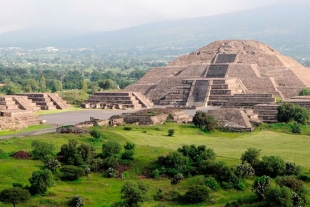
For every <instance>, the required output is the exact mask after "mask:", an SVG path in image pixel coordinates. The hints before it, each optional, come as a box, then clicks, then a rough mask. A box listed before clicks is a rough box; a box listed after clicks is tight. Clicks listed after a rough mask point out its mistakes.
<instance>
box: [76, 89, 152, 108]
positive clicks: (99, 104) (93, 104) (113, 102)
mask: <svg viewBox="0 0 310 207" xmlns="http://www.w3.org/2000/svg"><path fill="white" fill-rule="evenodd" d="M82 107H84V108H99V109H107V108H109V109H127V108H132V109H140V108H151V107H153V103H152V102H150V100H148V99H147V98H145V96H143V95H142V94H140V93H138V92H96V93H94V94H93V95H91V96H90V97H89V99H88V100H87V101H85V102H84V103H83V104H82Z"/></svg>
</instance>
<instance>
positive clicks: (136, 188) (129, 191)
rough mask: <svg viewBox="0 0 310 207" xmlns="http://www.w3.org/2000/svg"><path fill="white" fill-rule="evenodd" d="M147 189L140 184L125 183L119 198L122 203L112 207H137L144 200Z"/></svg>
mask: <svg viewBox="0 0 310 207" xmlns="http://www.w3.org/2000/svg"><path fill="white" fill-rule="evenodd" d="M146 192H147V187H146V186H145V185H144V184H142V183H140V184H139V183H138V184H134V183H131V182H126V183H125V185H124V186H123V187H122V189H121V198H122V199H123V201H121V202H117V203H115V204H113V206H124V207H138V206H140V204H141V203H143V202H144V201H145V199H146V197H145V195H146Z"/></svg>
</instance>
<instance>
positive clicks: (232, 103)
mask: <svg viewBox="0 0 310 207" xmlns="http://www.w3.org/2000/svg"><path fill="white" fill-rule="evenodd" d="M275 103H276V99H275V98H274V97H273V95H272V94H271V93H240V94H234V95H233V96H232V97H231V98H230V99H229V100H228V102H227V103H226V104H225V107H229V108H253V107H254V106H255V105H257V104H275Z"/></svg>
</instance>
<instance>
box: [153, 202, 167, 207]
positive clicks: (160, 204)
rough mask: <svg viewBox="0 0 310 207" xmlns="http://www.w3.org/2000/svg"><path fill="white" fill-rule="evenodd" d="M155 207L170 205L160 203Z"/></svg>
mask: <svg viewBox="0 0 310 207" xmlns="http://www.w3.org/2000/svg"><path fill="white" fill-rule="evenodd" d="M153 207H168V205H167V204H165V203H159V204H156V205H155V206H153Z"/></svg>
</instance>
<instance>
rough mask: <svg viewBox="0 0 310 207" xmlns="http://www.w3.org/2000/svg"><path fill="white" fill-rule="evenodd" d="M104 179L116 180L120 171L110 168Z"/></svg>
mask: <svg viewBox="0 0 310 207" xmlns="http://www.w3.org/2000/svg"><path fill="white" fill-rule="evenodd" d="M103 175H104V177H106V178H116V177H118V171H117V170H115V169H114V168H112V167H110V168H109V169H108V170H106V171H105V172H104V174H103Z"/></svg>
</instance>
